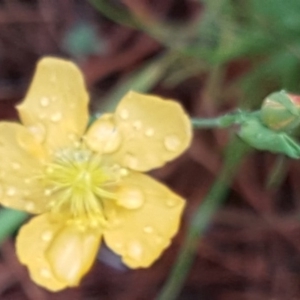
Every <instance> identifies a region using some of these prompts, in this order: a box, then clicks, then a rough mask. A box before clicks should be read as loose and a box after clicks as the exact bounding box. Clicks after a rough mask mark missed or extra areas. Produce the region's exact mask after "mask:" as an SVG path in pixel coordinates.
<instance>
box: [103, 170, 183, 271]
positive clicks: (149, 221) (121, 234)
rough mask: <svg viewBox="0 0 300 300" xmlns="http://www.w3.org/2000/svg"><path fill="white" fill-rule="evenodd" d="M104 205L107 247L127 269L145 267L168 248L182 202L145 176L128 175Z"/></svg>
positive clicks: (178, 219)
mask: <svg viewBox="0 0 300 300" xmlns="http://www.w3.org/2000/svg"><path fill="white" fill-rule="evenodd" d="M117 195H118V199H119V200H118V203H117V205H113V204H112V203H111V202H108V204H107V206H106V207H105V208H106V213H107V216H108V218H109V226H108V228H107V229H106V231H105V232H104V238H105V241H106V243H107V245H108V246H109V247H110V248H111V249H113V251H115V252H116V253H118V254H119V255H121V256H122V259H123V261H124V263H125V264H127V265H128V266H129V267H131V268H138V267H148V266H149V265H151V264H152V263H153V262H154V261H155V260H156V259H157V258H158V257H159V256H160V255H161V253H162V251H163V250H164V249H165V248H166V247H168V245H169V244H170V240H171V238H172V237H173V236H174V234H175V233H176V232H177V230H178V226H179V223H180V218H181V213H182V210H183V207H184V201H183V200H182V199H181V198H180V197H179V196H177V195H176V194H174V193H173V192H171V191H170V190H169V189H168V188H167V187H165V186H164V185H162V184H160V183H159V182H157V181H155V180H153V179H151V178H150V177H148V176H147V175H143V174H139V173H131V174H129V175H128V176H126V177H124V179H123V182H122V186H121V187H120V188H119V190H118V191H117Z"/></svg>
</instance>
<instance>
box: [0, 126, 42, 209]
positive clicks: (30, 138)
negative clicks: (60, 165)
mask: <svg viewBox="0 0 300 300" xmlns="http://www.w3.org/2000/svg"><path fill="white" fill-rule="evenodd" d="M46 160H47V156H46V152H45V150H44V149H43V147H42V146H41V145H40V144H39V142H38V141H37V140H36V139H35V137H34V135H32V134H31V133H30V132H29V131H28V130H27V129H26V128H25V127H24V126H22V125H19V124H17V123H9V122H1V123H0V166H1V169H0V203H1V204H3V205H5V206H8V207H11V208H14V209H20V210H24V211H27V212H30V213H41V212H43V211H44V210H45V209H46V201H45V197H44V194H43V187H42V184H41V182H40V175H41V172H42V170H43V168H44V162H45V161H46Z"/></svg>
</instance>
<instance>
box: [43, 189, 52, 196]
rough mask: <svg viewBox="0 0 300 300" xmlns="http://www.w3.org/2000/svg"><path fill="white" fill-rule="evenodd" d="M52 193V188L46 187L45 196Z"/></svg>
mask: <svg viewBox="0 0 300 300" xmlns="http://www.w3.org/2000/svg"><path fill="white" fill-rule="evenodd" d="M51 194H52V190H51V189H45V191H44V195H45V196H50V195H51Z"/></svg>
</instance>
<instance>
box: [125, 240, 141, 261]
mask: <svg viewBox="0 0 300 300" xmlns="http://www.w3.org/2000/svg"><path fill="white" fill-rule="evenodd" d="M143 252H144V251H143V247H142V245H141V243H140V242H139V241H132V242H130V243H129V244H128V245H127V255H128V256H129V257H130V258H133V259H137V260H140V259H141V258H142V255H143Z"/></svg>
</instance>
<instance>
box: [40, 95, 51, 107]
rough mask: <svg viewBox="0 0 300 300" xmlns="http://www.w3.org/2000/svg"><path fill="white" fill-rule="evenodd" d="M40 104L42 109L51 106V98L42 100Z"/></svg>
mask: <svg viewBox="0 0 300 300" xmlns="http://www.w3.org/2000/svg"><path fill="white" fill-rule="evenodd" d="M40 104H41V106H42V107H47V106H49V104H50V101H49V98H47V97H43V98H41V100H40Z"/></svg>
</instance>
